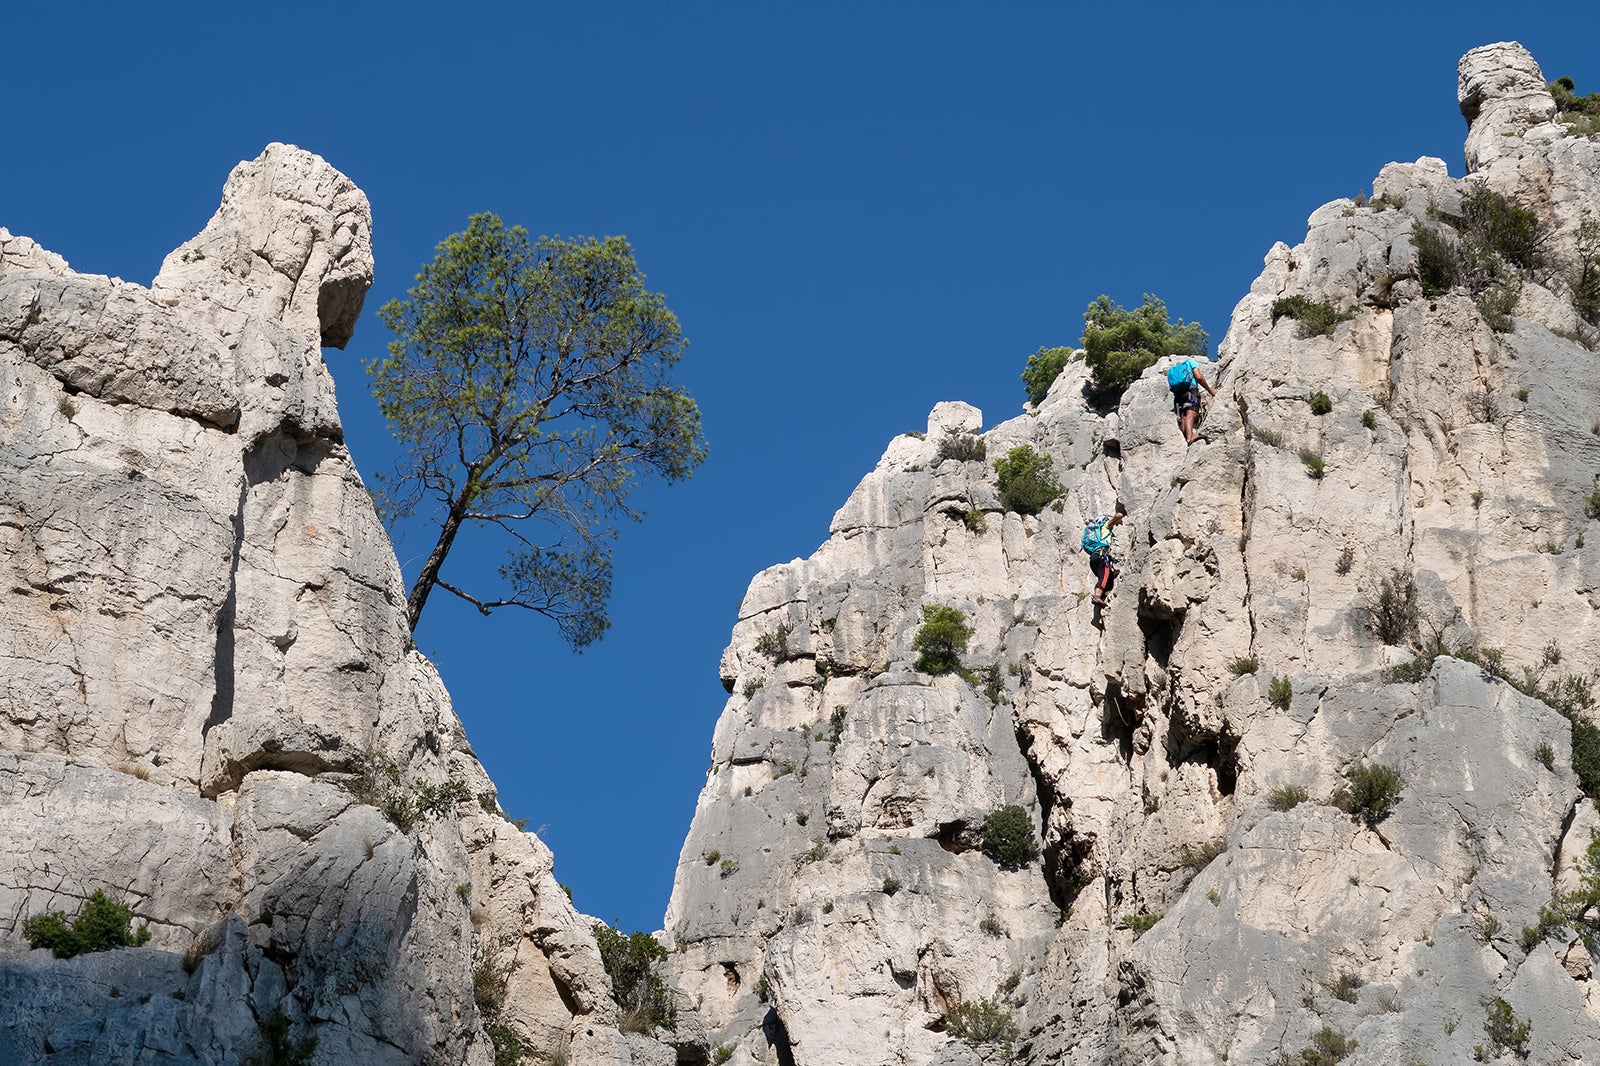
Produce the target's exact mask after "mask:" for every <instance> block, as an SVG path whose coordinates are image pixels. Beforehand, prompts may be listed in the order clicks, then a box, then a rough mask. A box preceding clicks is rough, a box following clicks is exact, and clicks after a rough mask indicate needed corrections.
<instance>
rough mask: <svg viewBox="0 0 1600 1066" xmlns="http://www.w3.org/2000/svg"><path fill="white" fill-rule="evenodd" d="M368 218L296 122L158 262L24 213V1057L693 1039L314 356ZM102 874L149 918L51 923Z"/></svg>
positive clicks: (7, 478) (360, 1057) (5, 497)
mask: <svg viewBox="0 0 1600 1066" xmlns="http://www.w3.org/2000/svg"><path fill="white" fill-rule="evenodd" d="M371 225H372V223H371V215H370V211H369V209H368V206H367V201H366V197H365V196H364V195H363V194H362V193H361V191H360V190H359V189H358V188H357V187H356V186H355V185H354V184H353V183H352V182H351V181H350V180H349V179H348V178H346V177H345V176H344V175H342V174H340V173H339V172H338V171H336V170H335V169H333V168H332V167H331V166H329V165H328V164H327V163H326V162H325V161H323V160H322V159H320V158H319V157H317V156H314V155H312V154H310V153H308V152H304V151H301V150H300V149H297V148H294V147H291V146H287V145H281V144H275V145H271V146H269V147H268V148H267V150H266V151H265V152H264V153H263V154H262V155H261V156H260V157H259V158H257V159H255V160H253V161H250V162H247V163H242V164H240V165H239V166H238V167H237V168H236V169H235V170H234V172H233V174H232V175H231V176H230V177H229V179H228V182H227V185H226V187H225V189H224V190H223V197H222V206H221V207H220V208H219V209H218V211H217V213H216V215H215V216H214V217H213V218H212V220H211V221H210V222H209V223H208V224H207V225H206V227H205V229H204V230H203V231H202V232H201V233H200V234H199V235H197V236H196V237H195V238H194V239H193V240H191V241H188V242H186V243H185V244H184V245H183V246H182V247H181V248H179V249H177V250H176V251H174V252H173V253H172V255H170V256H168V258H167V261H166V263H165V264H164V265H163V267H162V270H161V274H160V276H159V277H158V278H157V279H156V281H155V283H154V284H153V286H152V287H151V288H150V289H144V288H142V287H140V286H137V285H131V284H127V283H124V282H122V281H120V280H116V279H110V278H105V277H97V276H89V275H80V274H76V273H73V272H72V271H70V270H69V269H68V267H67V264H66V263H65V262H64V261H63V260H62V259H61V258H60V257H59V256H55V255H52V254H50V253H48V252H45V251H44V250H42V249H40V248H39V247H38V246H37V245H35V244H33V242H31V241H29V240H27V239H26V238H21V237H14V236H12V235H10V234H8V233H6V232H5V231H4V230H0V370H3V375H4V376H3V381H4V388H5V402H4V404H3V405H0V587H3V589H4V598H3V600H0V667H3V668H0V824H3V827H4V828H3V831H0V1001H3V1002H4V1003H5V1004H6V1010H5V1011H3V1012H0V1061H3V1062H18V1063H21V1062H36V1061H50V1062H60V1063H85V1064H87V1063H94V1064H97V1066H98V1064H105V1063H124V1062H126V1063H133V1062H153V1061H162V1062H214V1063H222V1062H241V1061H244V1060H246V1059H248V1058H250V1057H251V1056H253V1055H258V1054H266V1053H267V1051H268V1046H267V1040H268V1032H269V1031H270V1030H271V1029H272V1027H273V1026H274V1025H275V1024H280V1020H281V1022H287V1024H288V1027H289V1028H288V1034H289V1036H290V1038H291V1039H292V1040H295V1041H305V1040H314V1041H315V1054H314V1056H313V1061H316V1062H360V1063H419V1062H425V1063H452V1064H453V1063H473V1064H485V1066H486V1064H488V1063H490V1062H491V1061H493V1059H494V1055H495V1052H494V1047H493V1044H494V1040H491V1037H490V1034H488V1033H486V1028H485V1027H486V1024H487V1023H488V1022H490V1021H495V1022H496V1023H497V1024H498V1025H499V1026H501V1027H502V1028H501V1029H499V1030H498V1031H497V1032H496V1033H495V1034H494V1036H495V1038H496V1039H498V1040H499V1042H500V1043H501V1044H502V1045H506V1046H509V1045H508V1035H507V1034H510V1035H513V1036H515V1037H516V1038H517V1039H519V1040H520V1041H521V1042H522V1043H523V1044H524V1046H525V1047H526V1048H527V1049H528V1050H531V1051H532V1052H534V1053H535V1054H536V1055H537V1056H539V1057H540V1058H541V1060H543V1061H549V1060H550V1059H551V1058H553V1057H556V1056H557V1055H558V1054H568V1055H576V1056H578V1057H577V1058H576V1059H572V1060H571V1061H587V1062H619V1063H620V1062H629V1061H638V1062H646V1061H658V1060H659V1058H660V1054H661V1053H663V1052H664V1053H665V1054H666V1055H667V1057H668V1059H669V1060H670V1059H671V1058H672V1057H673V1054H672V1052H671V1050H670V1049H667V1048H664V1047H663V1046H662V1045H659V1044H656V1043H655V1042H653V1041H651V1040H648V1039H646V1038H643V1037H625V1036H623V1035H622V1034H620V1033H618V1032H617V1031H616V1029H615V1025H616V1022H617V1011H616V1006H615V1003H614V1001H613V999H612V996H611V989H610V985H609V982H608V978H607V977H606V974H605V971H604V969H603V967H602V966H601V963H600V959H599V955H598V952H597V950H596V947H595V944H594V941H593V939H592V937H591V936H590V933H589V929H588V922H587V920H586V919H583V918H582V917H581V916H579V915H577V914H575V913H574V912H573V910H572V908H571V905H570V904H569V903H568V902H567V899H566V896H565V894H564V893H563V892H562V891H561V889H560V888H559V887H558V886H557V884H556V882H555V880H554V878H553V876H552V875H551V859H550V855H549V852H548V851H547V850H546V849H545V848H544V846H543V845H542V844H541V843H540V842H539V841H538V839H537V838H536V837H534V836H533V835H532V834H526V833H522V832H520V831H518V830H517V829H516V828H515V827H514V826H512V825H511V824H510V823H509V822H508V821H507V820H506V819H505V817H504V816H503V814H502V813H501V812H500V810H499V809H498V806H497V805H496V803H495V798H494V797H495V793H494V787H493V785H492V784H491V783H490V782H489V780H488V778H487V777H486V775H485V774H484V772H483V769H482V767H481V766H480V765H479V764H478V762H477V760H476V758H475V757H474V755H473V753H472V749H471V747H470V745H469V744H468V742H467V739H466V736H465V734H464V732H463V730H462V726H461V723H460V721H459V720H458V719H457V718H456V716H455V714H454V713H453V712H452V710H451V708H450V703H449V698H448V696H447V695H446V693H445V691H444V688H443V686H442V685H441V684H440V683H439V680H438V677H437V675H436V674H435V673H434V671H433V669H432V667H431V666H430V665H429V664H428V663H427V661H426V660H425V659H423V658H422V656H420V655H419V654H418V653H417V652H416V651H415V650H414V649H412V647H411V644H410V634H409V632H408V630H407V627H406V622H405V611H404V604H405V594H404V587H403V585H402V583H401V576H400V572H399V569H398V567H397V566H396V564H395V560H394V555H393V552H392V550H391V549H390V546H389V543H388V540H387V537H386V536H385V534H384V532H383V529H382V526H381V525H380V523H379V521H378V519H377V517H376V515H375V514H374V512H373V507H372V503H371V499H370V496H369V494H368V493H367V491H366V489H365V487H364V486H363V485H362V483H361V479H360V478H359V476H358V475H357V474H356V471H355V469H354V467H353V466H352V464H351V462H350V458H349V455H348V453H347V452H346V451H345V449H344V446H343V444H342V431H341V428H340V424H339V417H338V411H337V407H336V405H335V398H334V389H333V381H332V378H331V376H330V375H329V373H328V371H327V367H326V366H325V365H324V363H323V361H322V354H321V352H320V350H319V348H320V346H321V345H330V346H334V347H340V346H342V345H343V344H344V343H345V341H347V340H348V339H349V337H350V334H351V330H352V329H353V327H354V324H355V321H356V318H357V316H358V315H359V312H360V309H361V303H362V299H363V297H364V294H365V292H366V289H367V287H368V286H369V285H370V283H371V279H372V257H371V251H370V249H371V243H370V239H371ZM419 803H420V804H421V805H422V809H421V810H418V804H419ZM96 891H103V892H105V893H106V894H107V895H108V896H109V897H111V898H112V899H113V900H115V901H119V902H124V903H127V904H128V905H130V906H131V907H132V911H133V914H134V917H135V922H136V923H138V924H145V925H148V927H149V929H150V932H151V938H150V941H149V943H148V945H147V946H144V947H136V948H122V949H118V950H115V951H111V952H107V953H103V954H95V955H87V956H80V957H77V958H72V959H65V960H58V959H55V958H53V957H52V955H51V953H50V952H48V951H45V950H43V949H40V950H35V951H29V950H28V949H27V945H26V944H25V943H24V937H23V926H24V924H25V922H26V921H27V919H29V918H30V917H33V916H36V915H40V914H42V913H45V912H47V911H51V910H61V911H65V912H66V913H68V914H71V913H73V912H75V911H76V910H77V909H78V907H79V905H80V903H81V901H83V900H84V899H86V898H87V897H89V896H90V895H91V894H92V893H94V892H96ZM486 966H487V967H488V970H487V972H488V973H490V974H491V975H498V977H499V981H498V982H497V981H495V980H491V981H489V982H487V985H486V983H485V982H484V981H483V980H482V977H483V975H484V973H485V972H486V971H485V967H486ZM475 971H477V974H476V976H478V978H479V980H478V981H477V982H476V985H477V988H476V995H475V980H474V978H475ZM497 983H498V984H503V985H504V987H503V989H500V988H495V987H494V986H495V985H496V984H497ZM607 1049H610V1050H607ZM630 1049H631V1050H630ZM613 1052H614V1053H613ZM652 1056H653V1058H652Z"/></svg>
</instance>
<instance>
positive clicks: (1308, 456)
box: [1300, 448, 1327, 481]
mask: <svg viewBox="0 0 1600 1066" xmlns="http://www.w3.org/2000/svg"><path fill="white" fill-rule="evenodd" d="M1300 461H1301V462H1302V463H1304V464H1305V465H1306V477H1308V478H1310V479H1311V480H1313V481H1321V480H1322V475H1323V474H1324V473H1326V472H1327V471H1326V466H1325V464H1324V463H1323V460H1322V456H1320V455H1318V454H1317V453H1316V452H1314V451H1312V450H1311V449H1310V448H1302V449H1301V450H1300Z"/></svg>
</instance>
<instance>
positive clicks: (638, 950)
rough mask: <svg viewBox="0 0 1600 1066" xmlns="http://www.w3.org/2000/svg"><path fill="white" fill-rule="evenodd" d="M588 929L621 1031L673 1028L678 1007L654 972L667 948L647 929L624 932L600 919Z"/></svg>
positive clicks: (637, 1031) (664, 956) (664, 955)
mask: <svg viewBox="0 0 1600 1066" xmlns="http://www.w3.org/2000/svg"><path fill="white" fill-rule="evenodd" d="M591 930H592V932H593V933H594V939H595V943H596V944H598V945H599V946H600V961H601V962H602V963H604V964H605V968H606V974H607V975H608V976H609V977H610V978H611V988H612V991H613V992H614V993H615V994H616V997H617V1006H619V1007H621V1008H622V1022H621V1026H620V1027H621V1029H622V1031H623V1032H625V1033H627V1032H632V1033H643V1032H649V1031H650V1030H652V1029H676V1028H677V1027H678V1008H677V1006H676V1005H675V1004H674V1003H673V1002H672V993H671V991H670V990H669V989H668V988H667V983H666V982H665V981H663V980H662V979H661V975H660V974H659V973H657V972H656V964H657V963H660V962H665V961H666V958H667V949H666V948H664V947H662V946H661V944H660V942H659V941H657V940H656V938H655V937H653V936H651V935H650V934H649V933H637V932H636V933H630V934H628V935H627V936H624V935H623V934H622V932H621V931H620V930H617V929H613V928H611V927H610V926H609V925H606V924H605V923H604V922H595V923H594V925H593V926H592V927H591Z"/></svg>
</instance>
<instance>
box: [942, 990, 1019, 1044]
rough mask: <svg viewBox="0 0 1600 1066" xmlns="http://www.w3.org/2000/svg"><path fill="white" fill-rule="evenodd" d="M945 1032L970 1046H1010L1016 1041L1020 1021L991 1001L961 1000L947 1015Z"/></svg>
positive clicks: (945, 1017)
mask: <svg viewBox="0 0 1600 1066" xmlns="http://www.w3.org/2000/svg"><path fill="white" fill-rule="evenodd" d="M944 1023H945V1032H947V1033H949V1034H950V1035H951V1036H953V1037H955V1038H956V1039H957V1040H965V1041H966V1042H967V1043H969V1044H1009V1043H1011V1042H1012V1041H1013V1040H1015V1039H1017V1035H1018V1033H1017V1022H1016V1019H1015V1018H1014V1017H1012V1014H1011V1012H1010V1011H1009V1010H1006V1008H1005V1007H1003V1006H1001V1005H1000V1004H999V1003H997V1002H996V1001H994V1000H992V999H980V1000H978V1001H976V1002H969V1001H967V1000H962V1001H961V1002H960V1003H957V1004H956V1005H955V1006H954V1007H952V1008H951V1009H950V1013H949V1014H946V1015H945V1016H944Z"/></svg>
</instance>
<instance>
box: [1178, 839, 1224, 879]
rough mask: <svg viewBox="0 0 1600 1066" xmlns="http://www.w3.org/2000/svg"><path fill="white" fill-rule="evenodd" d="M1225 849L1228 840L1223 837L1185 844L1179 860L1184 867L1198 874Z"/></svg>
mask: <svg viewBox="0 0 1600 1066" xmlns="http://www.w3.org/2000/svg"><path fill="white" fill-rule="evenodd" d="M1227 850H1228V841H1227V839H1226V838H1224V837H1217V838H1216V839H1215V840H1207V841H1205V842H1203V843H1200V844H1185V845H1184V846H1183V852H1182V854H1181V856H1180V858H1179V861H1180V862H1181V863H1182V864H1183V866H1184V868H1185V869H1188V870H1192V871H1194V872H1195V873H1197V874H1198V873H1199V872H1200V871H1201V870H1204V869H1205V868H1206V867H1207V866H1210V865H1211V864H1212V863H1213V862H1215V861H1216V860H1217V858H1219V857H1220V856H1221V855H1222V854H1223V853H1224V852H1226V851H1227Z"/></svg>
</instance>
